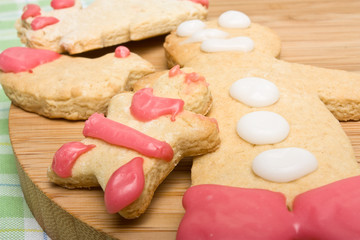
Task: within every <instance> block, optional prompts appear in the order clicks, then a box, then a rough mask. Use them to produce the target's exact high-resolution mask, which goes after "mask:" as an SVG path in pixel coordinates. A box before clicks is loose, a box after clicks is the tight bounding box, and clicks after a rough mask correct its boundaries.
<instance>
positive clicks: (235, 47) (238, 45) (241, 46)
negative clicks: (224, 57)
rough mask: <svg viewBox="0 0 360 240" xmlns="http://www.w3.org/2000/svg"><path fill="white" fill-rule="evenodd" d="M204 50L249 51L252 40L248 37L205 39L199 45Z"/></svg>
mask: <svg viewBox="0 0 360 240" xmlns="http://www.w3.org/2000/svg"><path fill="white" fill-rule="evenodd" d="M200 48H201V50H203V51H204V52H223V51H241V52H250V51H251V50H253V49H254V42H253V40H252V39H251V38H249V37H234V38H229V39H207V40H205V41H203V43H202V44H201V46H200Z"/></svg>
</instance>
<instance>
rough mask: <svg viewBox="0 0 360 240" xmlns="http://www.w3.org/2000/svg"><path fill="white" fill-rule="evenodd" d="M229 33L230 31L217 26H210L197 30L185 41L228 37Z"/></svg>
mask: <svg viewBox="0 0 360 240" xmlns="http://www.w3.org/2000/svg"><path fill="white" fill-rule="evenodd" d="M228 35H229V33H227V32H224V31H221V30H219V29H216V28H208V29H202V30H200V31H197V32H195V33H194V34H193V35H191V37H189V38H188V39H186V40H185V41H184V43H190V42H202V41H205V40H207V39H219V38H226V37H227V36H228Z"/></svg>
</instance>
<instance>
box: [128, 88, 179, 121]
mask: <svg viewBox="0 0 360 240" xmlns="http://www.w3.org/2000/svg"><path fill="white" fill-rule="evenodd" d="M183 107H184V101H183V100H181V99H173V98H162V97H156V96H154V95H153V89H152V88H143V89H141V90H139V91H137V92H136V93H135V94H134V96H133V99H132V102H131V106H130V112H131V114H132V115H133V116H134V117H135V118H136V119H137V120H139V121H143V122H147V121H151V120H153V119H156V118H158V117H160V116H163V115H168V114H171V121H175V116H176V115H177V114H179V113H180V112H182V111H183Z"/></svg>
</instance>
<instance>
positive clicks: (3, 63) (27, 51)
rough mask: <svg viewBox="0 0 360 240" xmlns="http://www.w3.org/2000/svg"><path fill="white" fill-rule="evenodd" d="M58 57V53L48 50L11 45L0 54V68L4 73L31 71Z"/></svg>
mask: <svg viewBox="0 0 360 240" xmlns="http://www.w3.org/2000/svg"><path fill="white" fill-rule="evenodd" d="M59 57H61V55H60V54H59V53H57V52H53V51H49V50H43V49H33V48H25V47H12V48H8V49H6V50H4V51H3V52H2V53H1V54H0V69H1V70H2V71H3V72H5V73H9V72H13V73H18V72H25V71H30V72H31V70H32V69H33V68H35V67H37V66H39V65H41V64H44V63H48V62H51V61H54V60H55V59H58V58H59Z"/></svg>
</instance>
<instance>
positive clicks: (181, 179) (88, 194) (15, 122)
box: [9, 0, 360, 239]
mask: <svg viewBox="0 0 360 240" xmlns="http://www.w3.org/2000/svg"><path fill="white" fill-rule="evenodd" d="M230 9H233V10H240V11H243V12H245V13H246V14H248V15H249V16H250V18H251V19H252V20H253V21H254V22H258V23H261V24H264V25H267V26H269V27H271V28H272V29H273V30H275V32H277V33H278V34H279V35H280V37H281V39H282V40H283V45H282V53H281V59H283V60H287V61H290V62H298V63H304V64H312V65H316V66H320V67H326V68H336V69H343V70H348V71H354V72H359V73H360V27H359V26H360V15H359V10H360V1H358V0H343V1H338V0H336V1H335V0H333V1H330V0H327V1H325V0H320V1H319V0H313V1H311V0H301V1H300V0H275V1H272V0H242V1H238V0H212V1H210V8H209V18H213V17H215V16H218V15H219V14H220V13H222V12H223V11H226V10H230ZM163 41H164V36H160V37H156V38H153V39H150V40H145V41H139V42H132V43H129V44H125V45H126V46H128V47H129V48H130V49H131V51H133V52H136V53H138V54H140V55H141V56H143V57H144V58H145V59H147V60H149V61H150V62H152V63H153V64H154V65H155V67H156V69H157V70H162V69H165V68H166V61H165V58H164V51H163V48H162V43H163ZM113 50H114V48H107V49H103V50H98V51H93V52H90V53H86V54H83V55H84V56H87V57H96V56H99V55H101V54H104V53H105V52H110V51H113ZM342 126H343V128H344V130H345V132H346V133H347V135H348V136H349V137H350V140H351V142H352V144H353V146H354V151H355V154H356V158H357V159H358V160H360V123H358V122H348V123H342ZM82 127H83V122H69V121H64V120H49V119H46V118H43V117H40V116H38V115H36V114H32V113H28V112H24V111H22V110H21V109H19V108H17V107H14V106H12V107H11V110H10V115H9V129H10V138H11V141H12V144H13V148H14V152H15V154H16V156H17V159H18V170H19V175H20V179H21V183H22V187H23V190H24V195H25V197H26V199H27V201H28V203H29V206H30V208H31V210H32V211H33V213H34V215H35V216H36V218H37V220H38V221H39V223H40V224H41V226H43V227H44V228H45V229H46V231H47V232H48V233H49V235H50V236H51V237H52V238H53V239H81V238H83V239H106V238H116V239H174V238H175V235H176V230H177V226H178V224H179V222H180V220H181V217H182V216H183V213H184V211H183V208H182V206H181V199H182V195H183V193H184V191H185V190H186V189H187V188H188V187H189V186H190V168H191V159H185V160H183V161H182V162H181V163H180V164H179V165H178V166H177V167H176V169H175V171H174V172H172V173H171V174H170V176H169V177H168V178H167V179H166V180H165V182H164V183H163V184H162V185H161V186H160V187H159V189H158V190H157V191H156V193H155V196H154V199H153V201H152V203H151V205H150V207H149V209H148V210H147V212H146V213H145V214H144V215H143V216H141V217H140V218H139V219H135V220H124V219H122V218H121V217H120V216H119V215H117V214H115V215H110V214H108V213H107V212H106V210H105V207H104V203H103V192H102V190H100V189H94V190H66V189H63V188H61V187H58V186H55V185H53V184H51V183H50V182H49V181H48V179H47V177H46V170H47V168H48V167H49V165H50V164H51V161H52V157H53V154H54V152H55V151H56V150H57V149H58V148H59V147H60V146H61V145H62V144H63V143H65V142H68V141H77V140H81V139H82V134H81V131H82Z"/></svg>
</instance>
